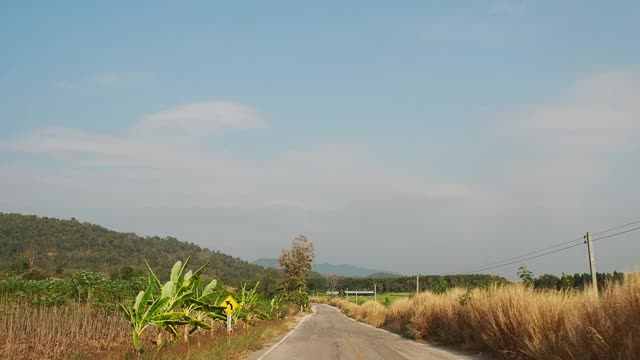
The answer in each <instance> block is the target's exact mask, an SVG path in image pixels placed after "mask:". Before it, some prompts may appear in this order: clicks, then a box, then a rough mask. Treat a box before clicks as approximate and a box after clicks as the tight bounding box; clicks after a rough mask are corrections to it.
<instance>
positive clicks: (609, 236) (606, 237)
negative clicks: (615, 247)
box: [593, 227, 640, 241]
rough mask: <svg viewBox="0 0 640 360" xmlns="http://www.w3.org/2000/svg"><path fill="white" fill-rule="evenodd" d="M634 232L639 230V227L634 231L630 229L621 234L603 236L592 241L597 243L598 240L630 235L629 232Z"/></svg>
mask: <svg viewBox="0 0 640 360" xmlns="http://www.w3.org/2000/svg"><path fill="white" fill-rule="evenodd" d="M636 230H640V227H637V228H635V229H630V230H625V231H621V232H618V233H615V234H611V235H607V236H603V237H600V238H597V239H594V240H593V241H598V240H603V239H608V238H611V237H614V236H618V235H622V234H626V233H630V232H632V231H636Z"/></svg>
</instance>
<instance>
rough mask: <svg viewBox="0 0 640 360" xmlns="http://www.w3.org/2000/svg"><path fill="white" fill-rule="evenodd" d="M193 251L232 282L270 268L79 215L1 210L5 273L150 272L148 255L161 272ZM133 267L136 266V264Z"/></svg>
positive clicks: (0, 258)
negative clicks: (121, 229) (115, 228)
mask: <svg viewBox="0 0 640 360" xmlns="http://www.w3.org/2000/svg"><path fill="white" fill-rule="evenodd" d="M188 256H191V259H192V264H193V265H194V267H195V266H200V265H201V264H204V263H206V262H208V263H209V267H208V269H207V272H206V273H205V274H206V275H208V276H211V277H216V278H219V279H221V280H222V281H223V282H225V283H227V284H233V285H237V284H238V283H239V282H240V281H245V280H249V279H257V278H259V277H260V275H261V274H262V272H263V271H264V268H263V267H261V266H258V265H255V264H250V263H248V262H246V261H244V260H241V259H239V258H235V257H232V256H229V255H226V254H223V253H220V252H219V251H212V250H209V249H205V248H201V247H200V246H198V245H196V244H192V243H188V242H183V241H179V240H178V239H176V238H173V237H164V238H161V237H157V236H153V237H141V236H138V235H136V234H134V233H120V232H116V231H112V230H108V229H105V228H103V227H101V226H99V225H94V224H89V223H86V222H79V221H77V220H75V219H73V218H72V219H71V220H60V219H53V218H47V217H38V216H34V215H20V214H4V213H0V272H13V273H35V274H38V275H39V274H42V275H45V276H55V277H64V276H66V275H68V274H69V273H71V272H73V271H74V270H76V269H90V270H96V271H101V272H104V273H107V274H109V275H111V276H112V277H117V276H126V274H120V273H121V272H127V273H131V272H132V271H131V270H132V269H133V272H145V266H144V261H143V259H145V258H146V259H147V261H149V264H151V266H152V267H153V268H154V270H155V269H158V270H159V271H160V273H161V274H162V273H163V272H167V273H168V271H169V269H171V266H172V265H173V263H174V262H175V261H177V260H184V259H186V258H187V257H188ZM131 268H132V269H131Z"/></svg>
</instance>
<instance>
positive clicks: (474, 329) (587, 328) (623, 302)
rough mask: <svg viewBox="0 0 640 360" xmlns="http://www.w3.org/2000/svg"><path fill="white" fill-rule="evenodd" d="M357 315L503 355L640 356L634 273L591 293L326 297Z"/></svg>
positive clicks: (504, 290) (638, 288)
mask: <svg viewBox="0 0 640 360" xmlns="http://www.w3.org/2000/svg"><path fill="white" fill-rule="evenodd" d="M331 302H332V304H333V305H336V306H339V307H340V308H342V309H343V311H344V312H345V313H346V314H347V315H349V316H352V317H354V318H356V319H359V320H361V321H364V322H367V323H369V324H371V325H375V326H379V327H384V328H387V329H389V330H392V331H395V332H398V333H402V334H404V335H406V336H410V337H413V338H416V339H424V340H429V341H432V342H434V343H438V344H447V345H461V346H464V347H466V348H469V349H476V350H482V351H491V352H494V353H495V354H497V355H499V356H500V357H503V358H506V359H603V360H607V359H628V360H634V359H640V274H631V275H628V276H627V277H626V278H625V281H624V282H623V284H619V285H612V286H610V287H609V288H607V289H606V290H605V291H604V293H602V294H601V296H600V298H599V299H597V298H595V296H593V294H592V293H591V292H576V291H569V292H567V291H539V290H534V289H531V288H527V287H524V286H519V285H512V286H502V287H494V288H491V289H488V290H479V289H476V290H474V291H471V292H467V291H466V290H463V289H453V290H451V291H448V292H446V293H445V294H442V295H436V294H432V293H428V292H426V293H421V294H419V295H417V296H413V297H411V298H407V299H400V300H398V301H396V302H394V303H392V304H391V305H390V306H389V307H387V308H384V307H383V306H382V305H380V304H378V303H374V302H368V303H365V304H364V305H361V306H358V305H355V304H352V303H347V302H345V301H343V300H340V299H334V300H332V301H331Z"/></svg>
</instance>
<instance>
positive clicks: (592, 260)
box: [584, 232, 598, 296]
mask: <svg viewBox="0 0 640 360" xmlns="http://www.w3.org/2000/svg"><path fill="white" fill-rule="evenodd" d="M584 238H585V239H587V240H586V241H585V242H586V243H587V251H588V252H589V271H590V272H591V286H592V287H593V292H594V293H595V294H596V296H598V277H597V274H598V273H597V272H596V257H595V254H594V253H593V242H592V241H591V233H590V232H587V235H585V236H584Z"/></svg>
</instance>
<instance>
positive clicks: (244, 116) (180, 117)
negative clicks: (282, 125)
mask: <svg viewBox="0 0 640 360" xmlns="http://www.w3.org/2000/svg"><path fill="white" fill-rule="evenodd" d="M264 126H266V122H265V121H264V120H263V119H262V118H261V117H260V116H259V115H258V113H256V112H255V111H254V110H253V109H251V108H249V107H247V106H244V105H241V104H238V103H234V102H229V101H210V102H202V103H192V104H187V105H181V106H177V107H174V108H171V109H168V110H164V111H160V112H157V113H155V114H151V115H148V116H146V117H144V118H143V119H142V120H141V121H140V122H139V123H138V124H137V125H136V127H137V129H139V130H142V131H144V130H152V131H166V132H172V133H175V132H178V133H183V134H188V135H191V136H195V135H210V134H215V133H218V132H220V131H223V130H231V129H253V128H261V127H264Z"/></svg>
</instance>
